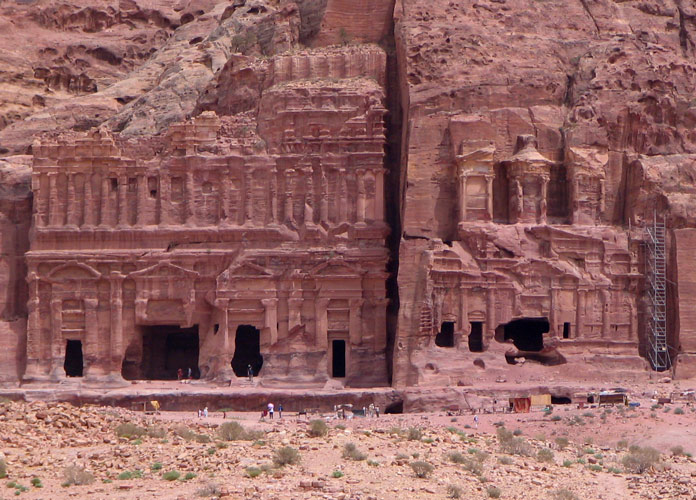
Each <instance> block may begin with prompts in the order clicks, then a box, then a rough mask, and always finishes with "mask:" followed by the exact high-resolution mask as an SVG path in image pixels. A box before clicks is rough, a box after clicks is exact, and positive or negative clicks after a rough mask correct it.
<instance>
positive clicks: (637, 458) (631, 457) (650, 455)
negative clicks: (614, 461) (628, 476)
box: [621, 446, 660, 474]
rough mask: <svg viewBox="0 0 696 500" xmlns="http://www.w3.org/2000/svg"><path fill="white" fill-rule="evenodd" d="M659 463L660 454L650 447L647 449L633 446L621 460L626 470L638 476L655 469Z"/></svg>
mask: <svg viewBox="0 0 696 500" xmlns="http://www.w3.org/2000/svg"><path fill="white" fill-rule="evenodd" d="M659 461H660V452H659V451H657V450H656V449H655V448H651V447H650V446H646V447H645V448H641V447H640V446H631V447H630V448H629V450H628V453H627V454H626V455H624V457H623V459H622V460H621V463H622V464H623V466H624V468H625V469H626V470H628V471H630V472H634V473H636V474H642V473H643V472H645V471H647V470H650V469H652V468H653V467H655V465H657V464H658V463H659Z"/></svg>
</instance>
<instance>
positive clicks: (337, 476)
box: [331, 470, 345, 479]
mask: <svg viewBox="0 0 696 500" xmlns="http://www.w3.org/2000/svg"><path fill="white" fill-rule="evenodd" d="M343 476H345V474H343V472H341V471H340V470H335V471H333V472H332V473H331V477H335V478H336V479H339V478H341V477H343Z"/></svg>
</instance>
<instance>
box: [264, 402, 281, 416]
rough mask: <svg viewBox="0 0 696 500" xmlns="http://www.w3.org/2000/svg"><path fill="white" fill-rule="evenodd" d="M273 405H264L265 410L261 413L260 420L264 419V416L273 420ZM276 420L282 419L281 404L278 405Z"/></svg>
mask: <svg viewBox="0 0 696 500" xmlns="http://www.w3.org/2000/svg"><path fill="white" fill-rule="evenodd" d="M275 410H276V408H275V405H274V404H273V403H268V405H266V408H264V409H263V412H262V413H261V418H266V415H268V417H269V418H270V419H271V420H273V414H274V413H275ZM278 418H283V405H282V403H281V404H279V405H278Z"/></svg>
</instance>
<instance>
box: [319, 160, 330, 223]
mask: <svg viewBox="0 0 696 500" xmlns="http://www.w3.org/2000/svg"><path fill="white" fill-rule="evenodd" d="M319 211H320V216H319V218H320V222H323V223H325V224H328V223H329V176H328V175H327V173H326V170H325V169H324V168H322V169H321V199H320V200H319Z"/></svg>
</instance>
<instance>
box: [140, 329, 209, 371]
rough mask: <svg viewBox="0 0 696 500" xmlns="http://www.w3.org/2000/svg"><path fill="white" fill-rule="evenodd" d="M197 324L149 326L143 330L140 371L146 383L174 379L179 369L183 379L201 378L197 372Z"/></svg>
mask: <svg viewBox="0 0 696 500" xmlns="http://www.w3.org/2000/svg"><path fill="white" fill-rule="evenodd" d="M198 347H199V340H198V325H194V326H192V327H190V328H179V327H178V326H174V325H157V326H148V327H146V328H145V329H144V331H143V369H142V374H143V377H144V378H145V379H148V380H176V379H177V371H178V370H179V369H180V368H181V370H182V372H183V375H184V378H188V377H189V370H190V376H191V378H198V377H200V371H199V370H198Z"/></svg>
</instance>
